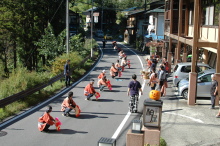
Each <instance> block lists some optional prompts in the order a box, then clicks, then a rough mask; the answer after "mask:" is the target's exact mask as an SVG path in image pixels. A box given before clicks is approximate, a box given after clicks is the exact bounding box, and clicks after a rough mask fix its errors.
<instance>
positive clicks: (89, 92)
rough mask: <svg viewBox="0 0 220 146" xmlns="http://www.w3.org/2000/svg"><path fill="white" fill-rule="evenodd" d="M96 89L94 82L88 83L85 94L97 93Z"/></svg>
mask: <svg viewBox="0 0 220 146" xmlns="http://www.w3.org/2000/svg"><path fill="white" fill-rule="evenodd" d="M95 93H96V91H95V89H94V87H93V85H92V84H88V85H87V86H86V87H85V89H84V95H86V96H87V95H89V94H95Z"/></svg>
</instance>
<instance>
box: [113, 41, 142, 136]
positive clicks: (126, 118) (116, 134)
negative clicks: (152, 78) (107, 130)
mask: <svg viewBox="0 0 220 146" xmlns="http://www.w3.org/2000/svg"><path fill="white" fill-rule="evenodd" d="M121 45H122V44H121ZM123 46H124V45H123ZM124 47H126V46H124ZM126 48H127V47H126ZM127 49H129V48H127ZM129 51H131V52H133V53H134V54H135V55H136V56H137V57H138V59H139V61H140V63H141V67H142V69H144V67H143V63H142V61H141V59H140V57H139V56H138V55H137V53H135V52H134V51H133V50H130V49H129ZM144 86H145V80H144V82H143V83H142V88H141V89H142V91H143V89H144ZM140 97H141V94H139V98H140ZM130 115H131V112H130V111H128V113H127V114H126V116H125V117H124V119H123V120H122V122H121V124H120V125H119V126H118V128H117V130H116V131H115V133H114V134H113V136H112V138H113V139H116V138H117V137H118V135H119V133H120V132H121V130H122V128H123V127H124V125H125V123H126V122H127V120H128V118H129V117H130Z"/></svg>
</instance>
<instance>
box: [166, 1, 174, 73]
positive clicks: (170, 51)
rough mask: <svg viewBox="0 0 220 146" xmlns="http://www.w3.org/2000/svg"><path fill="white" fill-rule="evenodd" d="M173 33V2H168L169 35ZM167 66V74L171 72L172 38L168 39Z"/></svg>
mask: <svg viewBox="0 0 220 146" xmlns="http://www.w3.org/2000/svg"><path fill="white" fill-rule="evenodd" d="M172 33H173V0H170V34H172ZM167 56H168V65H169V72H171V64H172V60H171V59H172V38H171V37H169V51H168V54H167Z"/></svg>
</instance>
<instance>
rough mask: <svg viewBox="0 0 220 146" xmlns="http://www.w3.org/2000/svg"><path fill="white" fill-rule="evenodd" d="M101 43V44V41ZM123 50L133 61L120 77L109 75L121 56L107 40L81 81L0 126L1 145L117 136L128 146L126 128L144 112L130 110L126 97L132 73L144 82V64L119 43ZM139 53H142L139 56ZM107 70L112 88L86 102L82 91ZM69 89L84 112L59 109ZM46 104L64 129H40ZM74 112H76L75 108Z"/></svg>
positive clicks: (82, 144) (81, 143)
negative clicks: (69, 113) (67, 112)
mask: <svg viewBox="0 0 220 146" xmlns="http://www.w3.org/2000/svg"><path fill="white" fill-rule="evenodd" d="M98 43H100V44H101V41H99V42H98ZM101 47H102V45H101ZM120 47H121V48H123V49H124V51H125V53H126V55H127V56H128V59H130V61H131V68H130V69H128V68H126V69H125V71H124V72H123V73H122V77H121V78H116V79H112V78H110V74H109V69H110V67H111V63H115V62H116V60H117V59H118V55H117V52H116V51H114V50H113V47H112V45H111V42H107V44H106V48H105V49H102V52H103V56H102V57H101V58H100V60H99V62H98V63H97V64H96V66H94V67H93V68H92V70H91V72H89V73H88V74H87V75H85V77H83V78H82V79H81V80H79V82H77V83H74V84H73V85H72V86H71V87H69V88H65V89H63V90H62V91H60V92H59V93H58V94H57V95H56V96H53V97H52V98H51V99H50V100H48V101H46V102H44V103H42V104H40V105H38V106H36V107H33V108H31V109H27V110H26V111H24V112H23V113H22V114H21V115H18V116H16V117H14V118H12V119H9V120H8V121H6V122H5V123H2V124H1V125H0V129H1V133H0V134H1V135H0V145H1V146H14V145H17V146H39V145H48V146H50V145H60V146H64V145H73V146H88V145H89V146H95V145H97V142H98V140H99V139H100V138H101V137H107V138H115V139H116V142H117V145H118V146H123V145H124V146H125V141H126V133H127V130H128V129H130V128H131V122H132V120H133V119H139V118H140V117H141V115H142V113H139V112H138V113H130V112H129V111H128V102H129V98H128V96H127V86H128V84H129V82H130V81H131V75H132V74H137V75H138V78H137V80H139V81H140V83H141V84H143V86H142V87H143V88H144V87H145V83H144V82H143V79H142V78H141V76H140V70H142V68H143V65H145V61H144V58H143V57H142V56H141V54H138V53H136V52H134V51H133V50H132V49H130V48H127V47H125V46H122V45H120ZM138 55H140V56H138ZM103 69H105V70H106V71H107V78H109V79H110V80H111V83H112V85H113V90H112V91H109V90H108V89H107V88H105V89H104V91H103V92H100V91H99V92H100V93H101V97H100V99H99V100H98V101H96V100H95V98H94V97H92V98H91V99H93V100H92V101H86V100H85V96H84V94H83V91H84V87H85V86H86V85H87V84H88V83H89V80H90V79H91V78H93V79H95V84H94V85H95V87H96V90H97V91H98V88H97V77H98V75H99V73H100V72H101V71H102V70H103ZM69 91H73V93H74V98H73V99H74V101H75V102H76V103H77V104H78V105H79V106H80V108H81V111H82V112H81V115H80V117H78V118H75V116H71V117H63V116H62V115H61V114H62V112H61V111H60V107H61V106H60V105H61V103H62V101H63V99H64V98H65V97H66V96H67V93H68V92H69ZM148 92H149V89H147V90H145V91H144V95H143V96H141V97H140V100H139V101H140V103H139V109H138V110H139V111H141V112H142V108H143V101H144V99H146V97H147V96H146V95H147V94H148ZM47 105H51V106H52V107H53V111H52V112H51V116H53V117H54V118H55V117H58V118H59V119H60V121H61V122H62V126H61V130H60V131H58V132H57V131H55V126H51V127H50V129H51V130H52V131H51V132H50V133H44V132H40V131H38V129H37V120H38V118H39V117H40V115H42V114H43V112H44V111H45V108H46V106H47ZM72 114H74V112H73V111H72Z"/></svg>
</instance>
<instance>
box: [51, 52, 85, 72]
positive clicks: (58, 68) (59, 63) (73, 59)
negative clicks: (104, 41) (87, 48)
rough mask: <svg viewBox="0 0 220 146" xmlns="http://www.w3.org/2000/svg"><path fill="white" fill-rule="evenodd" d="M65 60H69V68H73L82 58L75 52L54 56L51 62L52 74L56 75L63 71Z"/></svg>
mask: <svg viewBox="0 0 220 146" xmlns="http://www.w3.org/2000/svg"><path fill="white" fill-rule="evenodd" d="M67 60H70V68H73V67H75V66H77V65H79V64H80V63H81V62H82V60H83V58H82V57H81V56H80V55H79V54H78V53H77V52H72V53H69V54H63V55H61V56H59V57H56V58H55V60H54V61H53V62H52V63H51V65H52V66H51V72H52V74H53V75H57V74H60V73H61V72H63V70H64V65H65V63H66V61H67Z"/></svg>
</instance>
